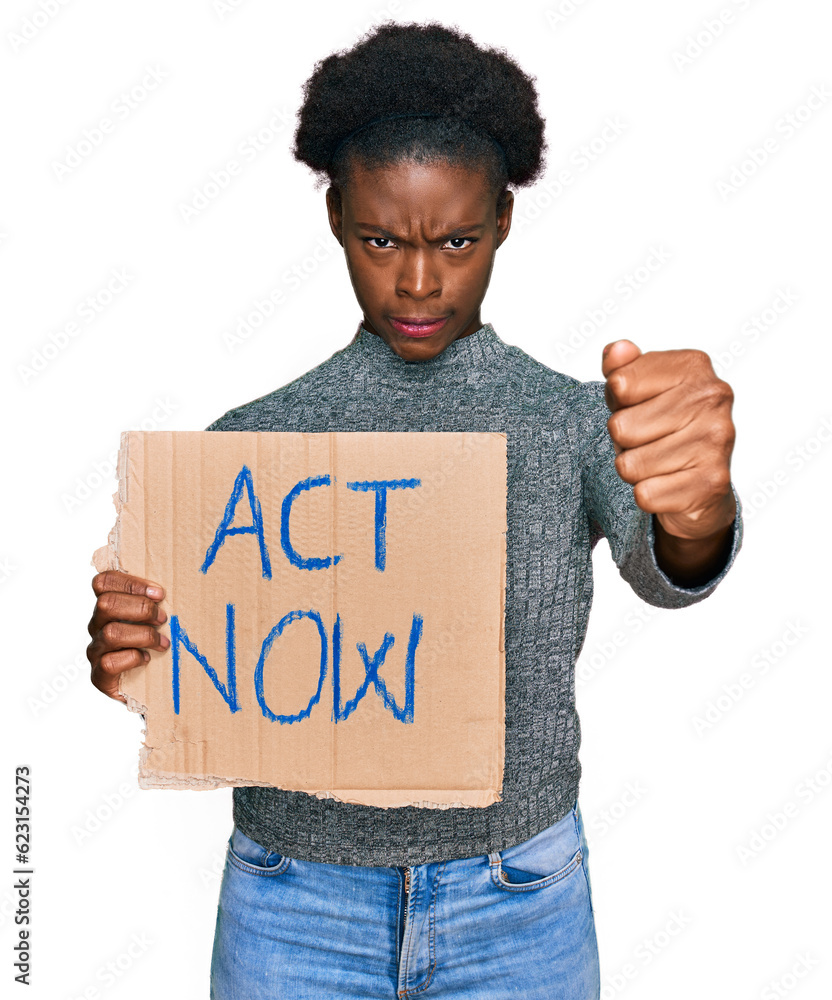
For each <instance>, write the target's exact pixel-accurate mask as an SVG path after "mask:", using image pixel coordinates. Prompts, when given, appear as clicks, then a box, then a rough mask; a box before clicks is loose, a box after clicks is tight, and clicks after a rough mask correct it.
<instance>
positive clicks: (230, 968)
mask: <svg viewBox="0 0 832 1000" xmlns="http://www.w3.org/2000/svg"><path fill="white" fill-rule="evenodd" d="M587 858H588V849H587V844H586V839H585V837H584V828H583V822H582V820H581V813H580V809H579V807H578V803H577V801H576V802H575V804H574V805H573V806H572V809H571V810H570V811H569V812H568V813H567V814H566V816H564V817H563V819H561V820H559V821H558V822H557V823H555V824H553V825H552V826H550V827H548V829H546V830H543V831H541V832H540V833H538V834H537V835H536V836H534V837H532V838H531V839H530V840H527V841H525V842H524V843H522V844H518V845H516V846H514V847H508V848H506V849H505V850H503V851H499V852H495V853H493V854H487V855H486V854H484V855H480V856H479V857H476V858H461V859H456V860H452V861H436V862H432V863H430V864H426V865H415V866H412V867H410V868H409V869H408V868H402V867H395V866H392V865H391V866H362V865H331V864H322V863H319V862H315V861H298V860H296V859H295V858H290V857H286V856H284V855H280V854H275V853H269V852H268V851H267V850H266V849H265V848H263V847H262V846H260V845H259V844H257V843H255V842H254V841H253V840H250V839H249V838H248V837H246V836H245V835H244V834H243V833H241V831H240V830H239V829H237V828H236V827H235V828H234V830H233V832H232V835H231V837H230V839H229V842H228V853H227V858H226V864H225V870H224V872H223V878H222V887H221V889H220V899H219V909H218V913H217V925H216V935H215V938H214V952H213V959H212V963H211V997H212V1000H267V998H268V1000H273V998H278V997H280V998H286V1000H323V998H326V1000H340V998H342V997H365V998H366V997H389V998H395V997H421V996H423V995H424V996H425V997H471V998H476V1000H497V998H503V997H505V998H508V997H522V998H523V1000H598V998H599V997H600V993H601V984H600V970H599V963H598V945H597V942H596V938H595V920H594V915H593V910H592V894H591V884H590V880H589V870H588V867H587ZM408 872H409V876H410V877H409V892H405V875H406V873H408Z"/></svg>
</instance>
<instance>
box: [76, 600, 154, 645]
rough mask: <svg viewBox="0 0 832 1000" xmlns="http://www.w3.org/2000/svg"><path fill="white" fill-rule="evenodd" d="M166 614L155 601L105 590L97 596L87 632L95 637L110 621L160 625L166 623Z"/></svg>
mask: <svg viewBox="0 0 832 1000" xmlns="http://www.w3.org/2000/svg"><path fill="white" fill-rule="evenodd" d="M167 617H168V616H167V614H166V612H165V611H163V610H162V609H161V608H160V607H159V606H158V604H156V602H155V601H151V600H150V598H149V597H141V596H139V595H138V594H127V593H123V592H119V591H115V590H106V591H105V592H104V593H103V594H100V595H99V596H98V599H97V600H96V602H95V609H94V611H93V615H92V618H91V619H90V623H89V625H88V626H87V630H88V631H89V633H90V635H93V636H94V635H95V634H96V633H97V632H100V631H101V629H102V628H103V627H104V625H106V623H107V622H110V621H129V622H146V623H148V624H150V625H161V624H163V623H164V622H166V621H167Z"/></svg>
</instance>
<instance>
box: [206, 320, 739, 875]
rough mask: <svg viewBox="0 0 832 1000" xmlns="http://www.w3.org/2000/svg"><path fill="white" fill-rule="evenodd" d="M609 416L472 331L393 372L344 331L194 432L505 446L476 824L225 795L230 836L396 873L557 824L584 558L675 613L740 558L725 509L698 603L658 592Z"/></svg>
mask: <svg viewBox="0 0 832 1000" xmlns="http://www.w3.org/2000/svg"><path fill="white" fill-rule="evenodd" d="M609 416H610V411H609V409H608V408H607V405H606V403H605V401H604V383H603V382H600V381H599V382H579V381H577V380H576V379H574V378H571V377H569V376H567V375H563V374H560V373H559V372H556V371H554V370H552V369H551V368H548V367H547V366H546V365H544V364H542V363H541V362H539V361H537V360H535V359H534V358H533V357H531V356H530V355H528V354H526V353H525V352H524V351H523V350H521V349H520V348H518V347H516V346H513V345H511V344H508V343H505V342H504V341H503V340H501V339H500V337H499V336H498V335H497V333H496V332H495V330H494V328H493V327H492V326H491V325H490V324H485V325H484V326H482V327H480V329H479V330H477V331H476V332H475V333H472V334H469V335H468V336H466V337H461V338H459V339H457V340H455V341H453V342H452V343H451V344H450V345H448V347H446V348H445V350H444V351H442V352H441V354H438V355H437V356H436V357H434V358H431V359H429V360H427V361H406V360H404V359H403V358H401V357H399V355H397V354H396V353H395V352H394V351H393V350H392V348H391V347H390V346H389V345H388V344H387V343H386V342H385V341H384V340H382V338H381V337H379V336H377V335H376V334H374V333H370V332H369V331H367V330H366V329H365V328H364V327H363V326H362V327H359V329H358V332H357V334H356V336H355V337H354V338H353V340H352V341H351V342H350V343H349V344H348V345H347V346H346V347H344V348H342V349H340V350H338V351H336V352H335V353H334V354H333V355H331V356H330V357H329V358H327V359H326V360H325V361H323V362H322V363H321V364H319V365H317V366H316V367H315V368H313V369H312V370H311V371H309V372H307V373H306V374H304V375H301V376H300V377H299V378H296V379H295V380H294V381H292V382H289V383H288V384H287V385H284V386H282V387H281V388H279V389H277V390H276V391H274V392H272V393H269V394H268V395H266V396H263V397H262V398H260V399H256V400H254V401H253V402H250V403H247V404H245V405H244V406H240V407H237V408H235V409H233V410H230V411H229V412H227V413H226V414H225V415H224V416H222V417H220V418H219V419H218V420H216V421H215V422H214V423H213V424H211V425H210V427H208V428H207V429H208V430H210V431H305V432H327V431H410V432H414V431H469V432H471V431H486V432H501V433H504V434H505V435H506V438H507V451H508V485H507V499H506V517H507V525H508V530H507V533H506V599H505V623H504V628H505V670H506V684H505V692H506V695H505V699H506V705H505V709H506V717H505V770H504V776H503V791H502V800H501V801H499V802H495V803H493V804H491V805H490V806H487V807H484V808H444V809H439V808H433V809H431V808H421V807H416V806H404V807H398V808H391V809H383V808H380V807H375V806H366V805H359V804H355V803H348V802H341V801H338V800H336V799H332V798H318V797H317V796H314V795H310V794H308V793H306V792H297V791H289V790H284V789H279V788H270V787H263V786H255V787H241V788H235V789H234V792H233V801H234V808H233V819H234V822H235V824H236V825H237V826H238V827H239V828H240V829H241V830H242V832H243V833H244V834H246V835H247V836H248V837H251V838H252V839H253V840H255V841H257V842H258V843H260V844H262V845H263V846H265V847H267V848H268V849H269V850H270V851H275V852H277V853H279V854H283V855H287V856H289V857H293V858H297V859H299V860H304V861H318V862H324V863H329V864H348V865H396V866H408V865H421V864H427V863H429V862H433V861H441V860H451V859H455V858H469V857H477V856H479V855H483V854H488V853H491V852H493V851H501V850H504V849H505V848H507V847H511V846H514V845H516V844H519V843H522V842H523V841H525V840H528V839H529V838H530V837H533V836H534V835H535V834H537V833H539V832H540V831H541V830H543V829H545V828H546V827H548V826H551V825H552V824H553V823H555V822H557V821H558V820H559V819H561V818H562V817H563V816H565V815H566V813H567V812H568V811H569V809H570V808H571V807H572V805H573V803H574V802H575V800H576V798H577V795H578V786H579V781H580V776H581V765H580V762H579V760H578V751H579V747H580V742H581V729H580V722H579V719H578V713H577V711H576V708H575V662H576V660H577V658H578V655H579V653H580V651H581V647H582V645H583V641H584V637H585V634H586V628H587V620H588V617H589V610H590V605H591V603H592V549H593V547H594V545H595V543H596V542H597V541H598V540H599V539H600V538H602V537H606V538H607V540H608V542H609V547H610V552H611V555H612V558H613V560H614V561H615V564H616V565H617V567H618V570H619V572H620V574H621V576H622V577H623V578H624V580H626V581H627V583H628V584H629V585H630V586H631V587H632V589H633V590H634V591H635V593H636V594H637V595H638V596H639V597H640V598H641V599H642V600H644V601H646V602H648V603H649V604H652V605H654V606H656V607H661V608H682V607H685V606H687V605H690V604H694V603H695V602H697V601H701V600H703V599H704V598H705V597H707V596H708V595H709V594H711V593H712V592H713V590H714V589H715V587H716V586H717V585H718V584H719V582H720V581H721V580H722V579H723V578H724V576H725V574H726V573H727V572H728V570H729V569H730V567H731V565H732V564H733V562H734V559H735V557H736V554H737V552H738V551H739V548H740V545H741V541H742V515H741V509H740V503H739V498H738V497H737V516H736V518H735V521H734V524H733V528H732V532H733V539H732V549H731V554H730V557H729V559H728V562H727V563H726V565H725V566H724V568H723V569H722V571H721V572H720V573H719V575H718V576H716V577H715V578H714V579H713V580H711V581H710V582H709V583H707V584H705V585H703V586H700V587H695V588H691V589H686V588H683V587H679V586H676V585H674V584H673V583H672V582H671V581H670V580H669V579H668V577H667V576H666V575H665V574H664V573H663V572H662V571H661V570H660V569H659V567H658V565H657V563H656V558H655V554H654V535H653V516H652V515H650V514H647V513H645V512H644V511H642V510H641V509H640V508H639V507H638V506H637V504H636V502H635V499H634V496H633V488H632V486H630V485H629V484H627V483H625V482H624V481H623V480H622V479H621V478H620V476H619V475H618V473H617V472H616V469H615V465H614V460H615V451H614V448H613V445H612V441H611V439H610V436H609V432H608V431H607V427H606V424H607V420H608V418H609ZM735 496H736V491H735ZM471 516H476V512H472V515H471ZM451 666H452V665H449V668H450V667H451Z"/></svg>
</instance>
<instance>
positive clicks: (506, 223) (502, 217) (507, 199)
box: [497, 190, 514, 247]
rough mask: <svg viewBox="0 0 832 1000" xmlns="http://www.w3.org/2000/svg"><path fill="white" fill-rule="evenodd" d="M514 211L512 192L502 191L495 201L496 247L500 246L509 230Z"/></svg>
mask: <svg viewBox="0 0 832 1000" xmlns="http://www.w3.org/2000/svg"><path fill="white" fill-rule="evenodd" d="M513 211H514V192H512V191H508V190H506V191H503V192H502V193H501V194H500V196H499V198H498V199H497V246H498V247H499V246H502V244H503V242H504V240H505V238H506V237H507V236H508V234H509V230H510V229H511V215H512V212H513Z"/></svg>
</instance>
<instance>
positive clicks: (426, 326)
mask: <svg viewBox="0 0 832 1000" xmlns="http://www.w3.org/2000/svg"><path fill="white" fill-rule="evenodd" d="M449 318H450V317H448V316H442V317H441V318H439V319H432V318H430V317H427V318H423V319H419V318H417V317H414V316H397V317H395V318H394V317H392V316H391V317H390V325H391V326H392V327H393V329H394V330H395V331H396V332H397V333H401V334H402V335H403V336H405V337H430V336H431V334H434V333H436V332H437V331H438V330H441V329H442V327H443V326H444V325H445V324H446V323H447V322H448V319H449Z"/></svg>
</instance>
